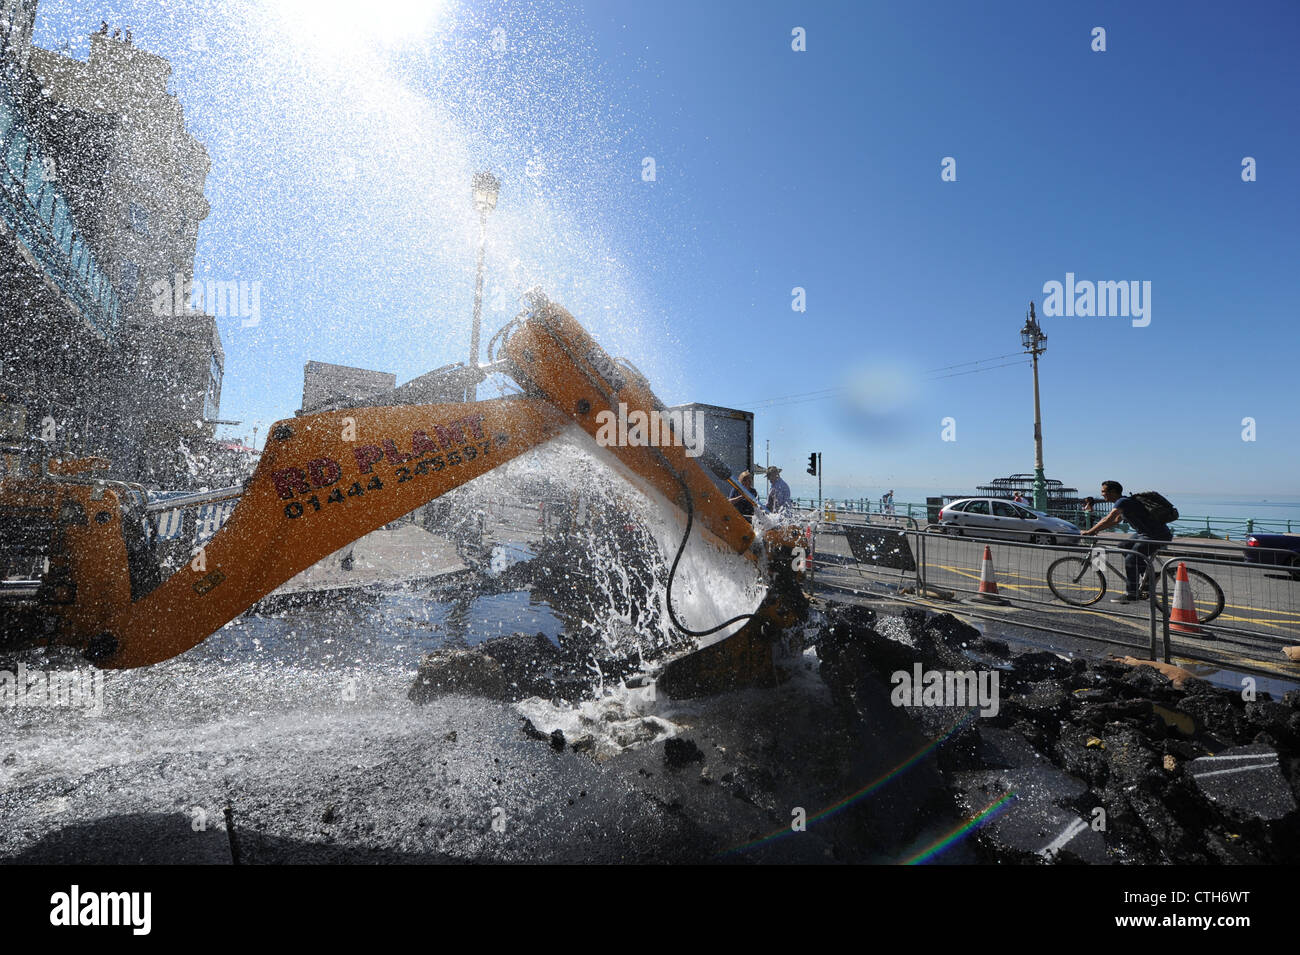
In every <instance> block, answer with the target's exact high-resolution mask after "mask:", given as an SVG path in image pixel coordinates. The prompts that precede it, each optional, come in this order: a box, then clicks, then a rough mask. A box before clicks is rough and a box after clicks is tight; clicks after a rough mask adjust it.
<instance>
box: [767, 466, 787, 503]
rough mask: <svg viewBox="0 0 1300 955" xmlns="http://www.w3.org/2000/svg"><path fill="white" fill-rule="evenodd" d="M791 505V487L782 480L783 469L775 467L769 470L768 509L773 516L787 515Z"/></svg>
mask: <svg viewBox="0 0 1300 955" xmlns="http://www.w3.org/2000/svg"><path fill="white" fill-rule="evenodd" d="M790 503H791V501H790V485H788V484H786V483H785V482H784V481H782V480H781V469H780V468H778V467H776V466H775V465H773V466H772V467H770V468H768V469H767V509H768V511H770V512H771V513H773V514H775V513H777V512H780V513H785V512H786V511H788V510H789V509H790Z"/></svg>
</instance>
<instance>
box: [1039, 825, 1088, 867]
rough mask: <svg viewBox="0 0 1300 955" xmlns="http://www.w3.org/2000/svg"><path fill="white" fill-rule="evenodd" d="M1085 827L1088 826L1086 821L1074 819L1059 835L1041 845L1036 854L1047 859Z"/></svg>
mask: <svg viewBox="0 0 1300 955" xmlns="http://www.w3.org/2000/svg"><path fill="white" fill-rule="evenodd" d="M1087 828H1088V824H1087V823H1086V822H1084V821H1083V820H1082V819H1075V820H1074V821H1072V822H1071V823H1070V824H1069V825H1068V826H1066V827H1065V831H1063V832H1062V833H1061V834H1060V835H1059V836H1057V837H1056V838H1055V839H1053V840H1052V841H1051V842H1049V843H1048V844H1047V845H1045V846H1043V848H1041V849H1039V850H1038V854H1039V855H1040V856H1043V857H1044V858H1047V859H1050V858H1052V856H1054V855H1056V854H1057V853H1058V852H1060V851H1061V849H1062V848H1064V847H1065V845H1066V844H1067V843H1068V842H1069V841H1070V840H1071V839H1073V838H1074V837H1075V836H1077V835H1078V834H1079V833H1081V832H1083V830H1085V829H1087Z"/></svg>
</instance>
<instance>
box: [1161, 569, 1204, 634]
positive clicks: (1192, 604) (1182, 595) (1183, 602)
mask: <svg viewBox="0 0 1300 955" xmlns="http://www.w3.org/2000/svg"><path fill="white" fill-rule="evenodd" d="M1199 622H1200V621H1198V620H1197V619H1196V601H1195V600H1193V599H1192V584H1191V581H1190V580H1188V579H1187V565H1186V564H1185V563H1183V562H1182V561H1181V560H1180V561H1179V562H1178V576H1177V577H1175V578H1174V605H1173V607H1172V608H1170V611H1169V629H1170V630H1177V631H1179V632H1180V633H1204V632H1205V631H1204V630H1202V629H1201V628H1200V627H1199V626H1198V625H1197V624H1199Z"/></svg>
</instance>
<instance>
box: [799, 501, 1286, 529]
mask: <svg viewBox="0 0 1300 955" xmlns="http://www.w3.org/2000/svg"><path fill="white" fill-rule="evenodd" d="M970 496H971V497H980V496H981V495H975V494H973V495H970ZM997 500H1002V499H1001V498H998V499H997ZM1008 500H1009V499H1008ZM794 503H795V506H796V507H798V508H800V509H801V510H805V511H815V510H817V499H816V498H810V497H797V498H795V499H794ZM822 505H823V509H825V508H826V507H830V508H831V509H833V510H834V511H835V512H836V513H837V514H838V513H840V512H843V513H845V514H863V515H870V514H885V513H889V512H887V510H886V506H885V505H883V504H882V503H881V502H880V500H879V499H878V498H865V497H858V498H823V499H822ZM931 506H932V505H929V504H917V503H915V502H911V501H896V502H894V504H893V511H892V513H893V514H894V515H895V516H898V515H902V516H905V517H913V518H916V519H918V520H926V519H927V518H928V514H929V509H930V507H931ZM1024 506H1025V507H1027V508H1030V509H1031V510H1033V509H1034V508H1033V505H1032V504H1029V503H1027V502H1026V503H1025V504H1024ZM1110 509H1111V505H1110V504H1108V503H1106V502H1105V501H1097V503H1096V504H1095V505H1094V507H1093V512H1092V518H1091V520H1092V523H1096V522H1097V521H1099V520H1101V519H1102V518H1103V517H1105V516H1106V514H1107V513H1109V511H1110ZM1043 513H1044V514H1046V515H1047V516H1049V517H1057V518H1060V519H1061V520H1064V521H1070V522H1071V523H1072V524H1076V525H1078V526H1079V527H1081V528H1082V527H1085V523H1083V522H1085V521H1086V518H1085V517H1084V516H1083V513H1082V512H1081V511H1079V510H1078V509H1076V508H1058V507H1051V506H1048V507H1047V508H1046V509H1045V510H1044V511H1043ZM1123 526H1124V527H1127V526H1128V525H1127V524H1125V525H1123ZM1169 527H1170V529H1171V530H1172V531H1173V532H1174V536H1176V537H1205V538H1217V539H1220V540H1222V539H1225V538H1237V537H1247V536H1249V535H1251V534H1294V533H1300V518H1291V519H1287V518H1269V517H1213V516H1204V515H1201V516H1197V515H1187V516H1185V517H1180V518H1179V519H1178V520H1176V521H1174V522H1173V523H1171V524H1170V525H1169Z"/></svg>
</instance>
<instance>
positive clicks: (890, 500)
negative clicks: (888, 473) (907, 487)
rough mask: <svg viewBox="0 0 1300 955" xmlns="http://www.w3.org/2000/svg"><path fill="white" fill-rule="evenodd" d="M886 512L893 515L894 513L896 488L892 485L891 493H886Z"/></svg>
mask: <svg viewBox="0 0 1300 955" xmlns="http://www.w3.org/2000/svg"><path fill="white" fill-rule="evenodd" d="M885 513H887V514H889V515H891V516H892V515H893V513H894V489H893V488H892V487H891V488H890V489H889V493H888V494H886V495H885Z"/></svg>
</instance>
